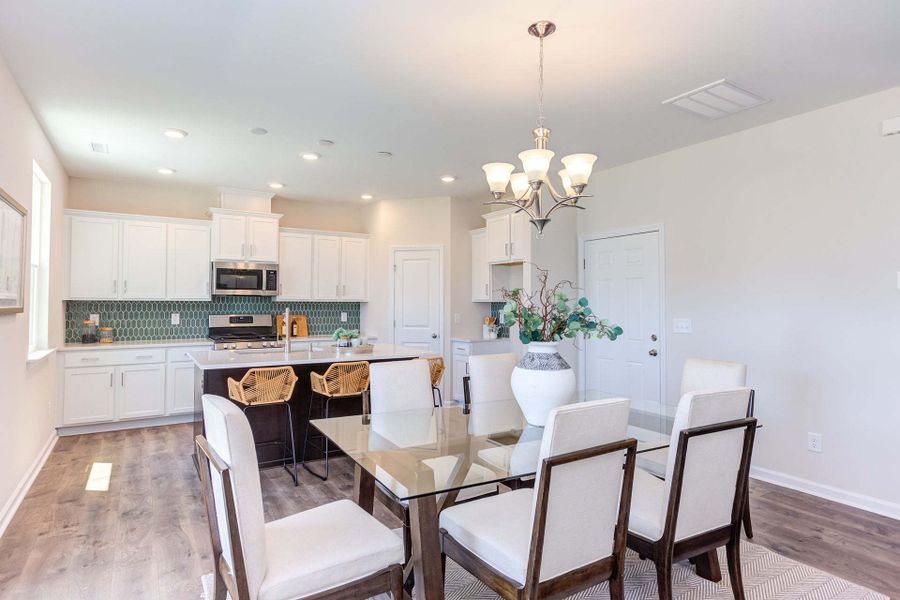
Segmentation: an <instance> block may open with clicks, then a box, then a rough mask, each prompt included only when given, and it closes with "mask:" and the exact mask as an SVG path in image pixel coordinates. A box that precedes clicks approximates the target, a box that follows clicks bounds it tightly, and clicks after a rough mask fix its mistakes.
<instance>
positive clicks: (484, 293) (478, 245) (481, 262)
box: [470, 228, 491, 302]
mask: <svg viewBox="0 0 900 600" xmlns="http://www.w3.org/2000/svg"><path fill="white" fill-rule="evenodd" d="M470 233H471V234H472V302H490V301H491V265H490V263H489V262H488V261H487V254H486V253H487V246H486V245H487V231H486V230H485V229H483V228H482V229H476V230H474V231H471V232H470Z"/></svg>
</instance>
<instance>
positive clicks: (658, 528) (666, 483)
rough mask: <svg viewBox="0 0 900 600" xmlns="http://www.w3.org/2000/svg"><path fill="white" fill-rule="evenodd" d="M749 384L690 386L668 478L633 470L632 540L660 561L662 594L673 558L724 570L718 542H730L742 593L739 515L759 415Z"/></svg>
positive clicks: (667, 594) (666, 594)
mask: <svg viewBox="0 0 900 600" xmlns="http://www.w3.org/2000/svg"><path fill="white" fill-rule="evenodd" d="M750 392H751V390H750V389H749V388H746V387H739V388H729V389H723V390H716V391H708V392H689V393H687V394H685V395H684V396H682V397H681V400H680V401H679V403H678V408H677V410H676V413H675V422H674V427H673V429H672V439H671V443H670V446H669V448H670V451H669V462H668V464H667V465H666V478H665V479H659V478H658V477H654V476H653V475H651V474H650V473H648V472H646V471H643V470H641V469H638V470H637V471H636V472H635V476H634V494H633V497H632V501H631V520H630V523H629V526H628V527H629V533H628V547H629V548H631V549H633V550H635V551H636V552H637V553H638V554H639V555H640V556H641V558H649V559H651V560H653V562H654V563H655V564H656V580H657V585H658V587H659V598H660V600H670V599H671V598H672V563H674V562H677V561H680V560H684V559H687V558H689V559H691V562H693V563H694V564H695V565H696V566H697V574H698V575H700V576H701V577H704V578H706V579H710V580H712V581H719V580H721V578H722V575H721V571H720V568H719V559H718V554H717V553H716V548H719V547H721V546H725V550H726V554H727V556H728V574H729V577H730V580H731V587H732V592H733V594H734V597H735V599H736V600H743V598H744V587H743V580H742V576H741V559H740V544H741V516H742V515H743V511H744V502H745V498H746V496H745V487H746V485H747V479H748V475H747V472H748V470H749V469H750V457H751V454H752V452H753V440H754V435H755V433H756V419H754V418H751V417H747V416H746V414H747V403H748V402H749V400H750Z"/></svg>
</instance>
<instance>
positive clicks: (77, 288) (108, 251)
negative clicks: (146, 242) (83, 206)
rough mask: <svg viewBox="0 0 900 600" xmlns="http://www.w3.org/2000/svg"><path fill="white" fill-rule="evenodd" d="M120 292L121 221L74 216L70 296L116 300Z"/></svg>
mask: <svg viewBox="0 0 900 600" xmlns="http://www.w3.org/2000/svg"><path fill="white" fill-rule="evenodd" d="M118 294H119V222H118V221H117V220H116V219H103V218H98V217H70V220H69V296H68V297H69V298H72V299H76V300H78V299H83V300H113V299H116V298H118Z"/></svg>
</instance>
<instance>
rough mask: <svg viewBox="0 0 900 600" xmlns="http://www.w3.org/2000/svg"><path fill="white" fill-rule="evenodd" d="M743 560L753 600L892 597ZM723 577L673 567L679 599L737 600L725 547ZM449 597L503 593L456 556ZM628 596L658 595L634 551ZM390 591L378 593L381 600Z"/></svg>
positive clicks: (774, 560)
mask: <svg viewBox="0 0 900 600" xmlns="http://www.w3.org/2000/svg"><path fill="white" fill-rule="evenodd" d="M741 553H742V557H741V559H742V560H741V563H742V565H743V574H744V591H745V592H746V595H747V598H748V600H782V599H783V600H800V599H802V600H889V599H888V597H887V596H885V595H883V594H879V593H877V592H874V591H872V590H870V589H868V588H865V587H862V586H860V585H856V584H854V583H850V582H849V581H846V580H844V579H841V578H840V577H835V576H834V575H831V574H829V573H825V572H824V571H820V570H818V569H814V568H812V567H809V566H806V565H804V564H801V563H798V562H797V561H794V560H791V559H789V558H787V557H784V556H781V555H780V554H776V553H774V552H772V551H770V550H768V549H766V548H763V547H762V546H757V545H756V544H751V543H749V542H743V543H742V544H741ZM719 562H720V563H721V565H722V582H720V583H713V582H711V581H707V580H706V579H702V578H700V577H698V576H697V575H696V573H694V570H693V568H692V566H691V565H690V564H689V563H687V562H682V563H678V564H676V565H675V567H674V568H673V587H674V598H675V599H676V600H732V598H734V596H732V594H731V588H730V586H729V584H728V569H727V567H726V563H725V551H724V549H722V550H719ZM202 580H203V594H204V597H205V598H206V600H210V597H211V593H212V573H209V574H207V575H204V576H203V578H202ZM444 589H445V591H446V597H447V600H495V599H496V598H498V596H497V595H496V594H495V593H494V592H492V591H491V590H490V589H488V588H487V587H486V586H485V585H484V584H482V583H481V582H480V581H478V580H476V579H475V578H473V577H472V576H471V575H469V573H468V572H466V571H465V570H464V569H462V568H461V567H460V566H458V565H457V564H456V563H454V562H453V561H450V560H448V561H447V581H446V583H445V587H444ZM625 597H626V598H628V599H629V600H645V599H650V598H656V597H657V595H656V571H655V570H654V568H653V563H652V562H650V561H649V560H640V559H639V558H638V557H637V554H635V553H633V552H631V551H630V550H629V552H628V559H627V562H626V565H625ZM387 598H390V596H387V595H382V596H378V600H383V599H387ZM571 598H573V599H577V600H594V599H595V598H597V599H608V598H609V589H608V587H607V585H606V584H605V583H604V584H601V585H598V586H596V587H593V588H591V589H589V590H587V591H584V592H581V593H580V594H576V595H574V596H572V597H571Z"/></svg>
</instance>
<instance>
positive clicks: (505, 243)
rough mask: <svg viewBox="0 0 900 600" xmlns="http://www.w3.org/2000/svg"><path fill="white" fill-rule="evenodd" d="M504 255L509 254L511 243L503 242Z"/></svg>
mask: <svg viewBox="0 0 900 600" xmlns="http://www.w3.org/2000/svg"><path fill="white" fill-rule="evenodd" d="M503 255H504V256H509V243H507V242H503Z"/></svg>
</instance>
